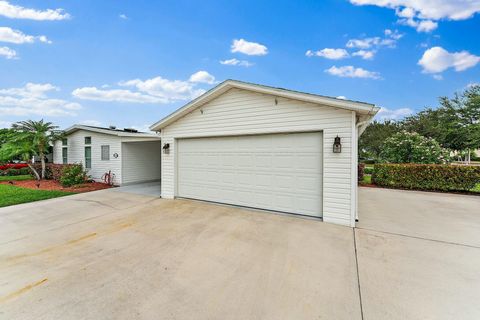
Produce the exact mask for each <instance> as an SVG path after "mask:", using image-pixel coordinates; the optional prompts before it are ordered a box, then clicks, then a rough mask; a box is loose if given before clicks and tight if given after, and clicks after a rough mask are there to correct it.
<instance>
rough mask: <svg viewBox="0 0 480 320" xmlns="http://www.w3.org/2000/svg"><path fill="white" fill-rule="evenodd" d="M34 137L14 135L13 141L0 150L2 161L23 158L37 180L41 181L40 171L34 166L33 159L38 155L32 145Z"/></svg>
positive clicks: (24, 134) (23, 134) (27, 134)
mask: <svg viewBox="0 0 480 320" xmlns="http://www.w3.org/2000/svg"><path fill="white" fill-rule="evenodd" d="M31 140H32V137H31V136H30V133H20V134H17V135H14V136H13V137H12V139H11V140H9V141H8V142H7V143H5V144H3V145H2V147H1V148H0V159H1V160H11V159H12V158H16V157H21V159H22V160H23V161H25V162H26V163H27V165H28V167H29V168H30V170H32V172H33V174H34V175H35V178H37V180H40V175H39V174H38V171H37V170H36V169H35V168H34V167H33V166H32V164H31V161H30V160H31V159H32V157H33V156H34V155H35V154H36V150H35V148H34V145H33V144H32V143H31Z"/></svg>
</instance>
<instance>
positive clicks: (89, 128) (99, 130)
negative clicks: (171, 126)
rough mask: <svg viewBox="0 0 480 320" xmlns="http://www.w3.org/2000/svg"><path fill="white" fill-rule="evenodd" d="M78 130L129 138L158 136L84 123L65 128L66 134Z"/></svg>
mask: <svg viewBox="0 0 480 320" xmlns="http://www.w3.org/2000/svg"><path fill="white" fill-rule="evenodd" d="M78 130H85V131H90V132H97V133H104V134H109V135H113V136H117V137H129V138H158V139H160V136H158V135H157V134H155V133H153V132H152V133H149V132H138V131H137V132H135V131H134V130H133V129H116V128H103V127H94V126H87V125H83V124H74V125H73V126H71V127H69V128H67V129H65V130H64V132H65V134H67V135H68V134H71V133H73V132H75V131H78Z"/></svg>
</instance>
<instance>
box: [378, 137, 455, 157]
mask: <svg viewBox="0 0 480 320" xmlns="http://www.w3.org/2000/svg"><path fill="white" fill-rule="evenodd" d="M380 159H381V161H382V162H387V163H424V164H429V163H431V164H435V163H436V164H445V163H448V162H450V152H449V151H448V150H447V149H444V148H442V147H441V146H440V144H439V143H438V142H437V141H435V140H434V139H430V138H426V137H424V136H421V135H419V134H418V133H415V132H413V133H411V132H406V131H402V132H398V133H396V134H394V135H393V136H391V137H390V138H388V139H387V140H385V144H384V147H383V150H382V152H381V153H380Z"/></svg>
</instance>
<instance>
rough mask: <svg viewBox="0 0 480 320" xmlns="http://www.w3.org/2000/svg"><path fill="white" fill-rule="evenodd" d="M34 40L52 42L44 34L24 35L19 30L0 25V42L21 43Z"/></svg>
mask: <svg viewBox="0 0 480 320" xmlns="http://www.w3.org/2000/svg"><path fill="white" fill-rule="evenodd" d="M35 41H40V42H44V43H52V42H51V41H50V40H48V39H47V37H46V36H38V37H35V36H31V35H26V34H24V33H23V32H21V31H19V30H14V29H12V28H9V27H0V42H9V43H15V44H22V43H33V42H35Z"/></svg>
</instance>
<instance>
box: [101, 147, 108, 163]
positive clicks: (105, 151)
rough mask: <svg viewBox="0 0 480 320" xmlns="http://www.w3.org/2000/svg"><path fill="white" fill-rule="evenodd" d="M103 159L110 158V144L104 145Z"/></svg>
mask: <svg viewBox="0 0 480 320" xmlns="http://www.w3.org/2000/svg"><path fill="white" fill-rule="evenodd" d="M102 160H110V146H102Z"/></svg>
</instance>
